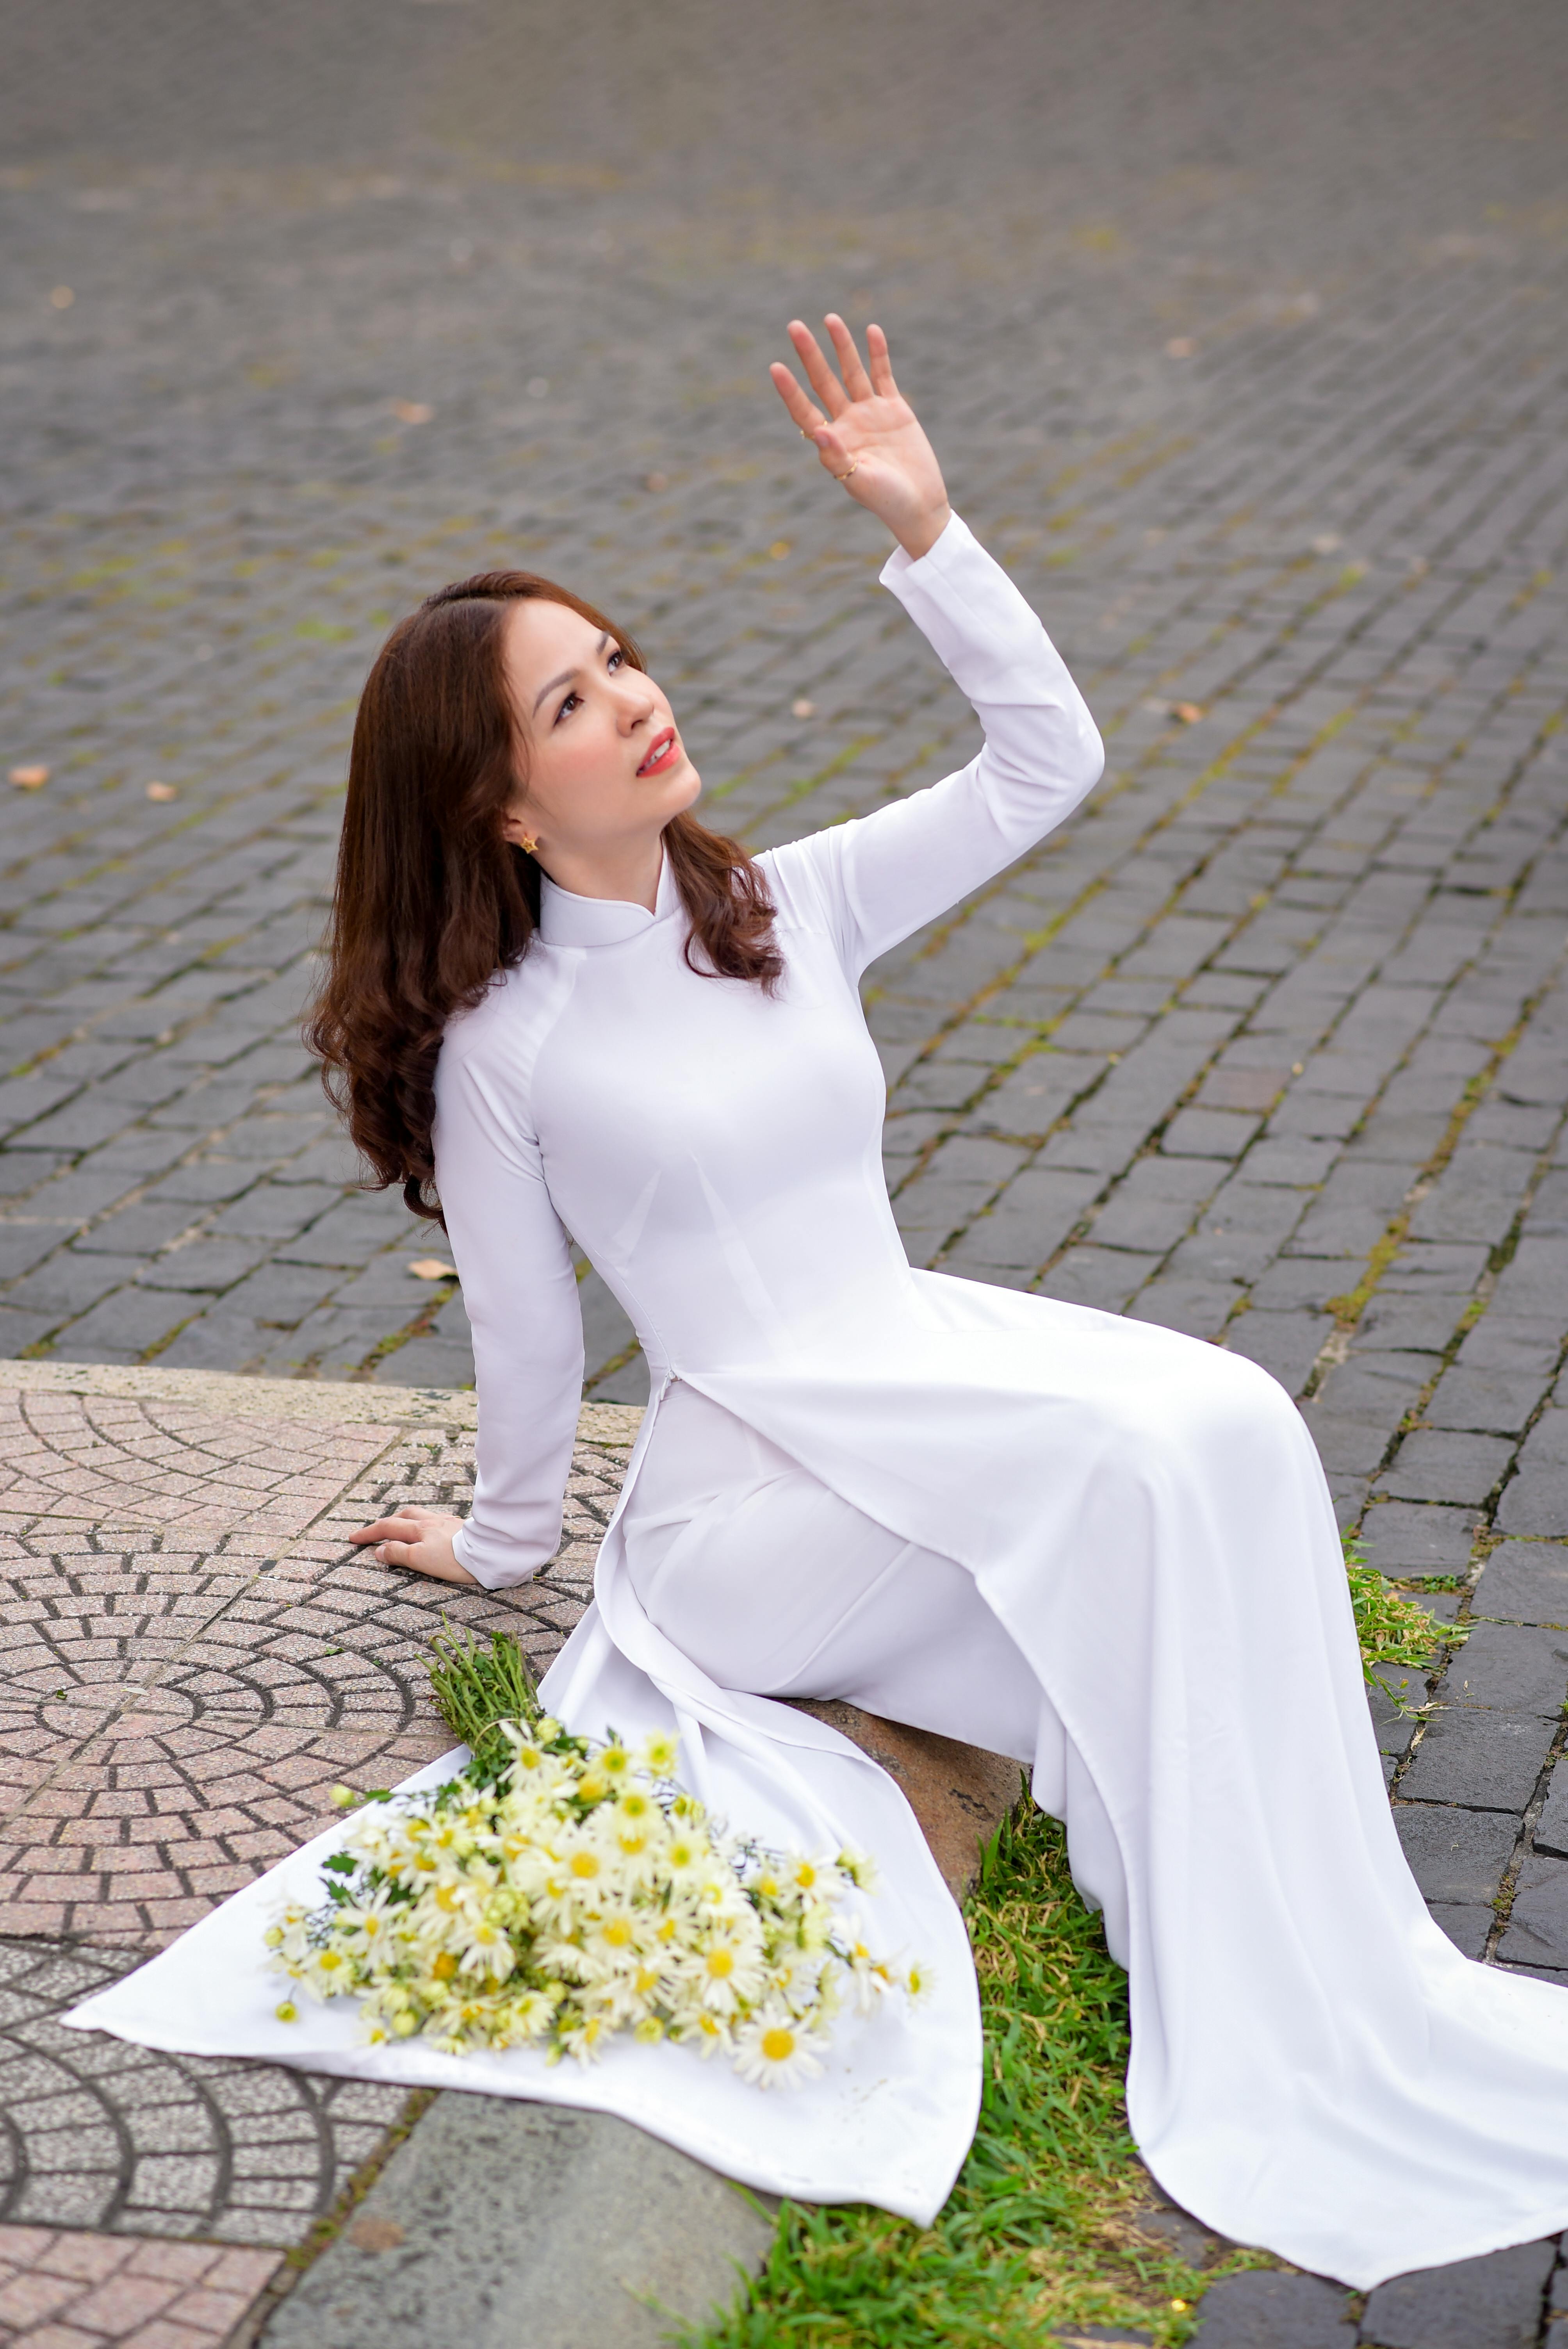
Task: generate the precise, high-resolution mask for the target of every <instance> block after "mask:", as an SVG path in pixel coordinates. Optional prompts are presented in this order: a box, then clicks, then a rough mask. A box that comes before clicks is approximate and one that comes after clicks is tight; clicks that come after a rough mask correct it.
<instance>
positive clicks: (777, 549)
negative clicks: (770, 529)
mask: <svg viewBox="0 0 1568 2349" xmlns="http://www.w3.org/2000/svg"><path fill="white" fill-rule="evenodd" d="M768 552H769V555H770V556H771V557H772V559H773V561H774V562H775V563H782V562H783V560H784V557H785V556H786V555H787V554H789V540H788V539H787V538H776V539H775V540H774V542H773V543H772V545H771V546H770V547H769V550H768Z"/></svg>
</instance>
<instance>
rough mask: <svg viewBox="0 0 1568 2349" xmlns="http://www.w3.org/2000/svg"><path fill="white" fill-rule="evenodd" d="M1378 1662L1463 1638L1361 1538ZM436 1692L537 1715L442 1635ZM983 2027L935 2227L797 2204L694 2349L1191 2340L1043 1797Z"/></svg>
mask: <svg viewBox="0 0 1568 2349" xmlns="http://www.w3.org/2000/svg"><path fill="white" fill-rule="evenodd" d="M1346 1573H1347V1574H1348V1576H1349V1578H1350V1589H1351V1597H1352V1600H1353V1602H1354V1605H1355V1609H1356V1624H1357V1635H1358V1637H1359V1640H1360V1643H1361V1655H1362V1664H1363V1669H1364V1671H1366V1674H1367V1679H1368V1680H1369V1681H1372V1680H1375V1679H1376V1678H1377V1670H1378V1667H1379V1666H1385V1667H1386V1666H1388V1665H1399V1666H1402V1667H1407V1668H1408V1666H1410V1665H1411V1664H1413V1663H1416V1662H1418V1661H1420V1660H1421V1659H1422V1658H1424V1657H1426V1656H1428V1655H1429V1654H1432V1653H1433V1652H1440V1651H1442V1650H1443V1649H1444V1648H1446V1647H1448V1646H1450V1645H1452V1644H1453V1642H1454V1641H1455V1640H1457V1639H1460V1638H1462V1637H1463V1636H1464V1634H1463V1632H1462V1630H1458V1631H1456V1630H1453V1629H1452V1628H1451V1627H1449V1626H1447V1625H1443V1624H1439V1623H1435V1622H1434V1620H1433V1619H1432V1617H1431V1616H1430V1615H1429V1613H1428V1612H1427V1610H1426V1609H1424V1608H1422V1607H1421V1606H1420V1605H1419V1604H1418V1602H1417V1601H1415V1600H1413V1599H1408V1598H1407V1597H1405V1596H1403V1595H1402V1594H1401V1593H1399V1592H1398V1591H1397V1590H1395V1589H1393V1588H1391V1587H1390V1586H1389V1585H1388V1584H1387V1583H1386V1582H1385V1581H1384V1579H1383V1577H1382V1576H1381V1575H1380V1574H1378V1573H1377V1570H1376V1569H1375V1568H1372V1567H1369V1566H1367V1564H1366V1562H1365V1560H1364V1558H1363V1557H1362V1554H1361V1551H1360V1549H1359V1547H1358V1546H1357V1544H1356V1543H1355V1542H1353V1541H1349V1542H1347V1543H1346ZM438 1649H439V1655H438V1661H436V1662H435V1663H433V1664H432V1666H431V1682H432V1685H433V1688H434V1692H435V1695H436V1702H437V1703H438V1706H439V1707H440V1710H441V1712H442V1714H443V1716H444V1717H445V1719H446V1720H447V1721H448V1722H449V1723H450V1724H451V1726H452V1728H453V1729H454V1730H455V1731H456V1732H457V1733H458V1734H459V1736H461V1737H462V1738H464V1739H465V1740H466V1742H467V1743H469V1744H471V1745H475V1746H476V1750H477V1748H478V1746H479V1745H480V1744H481V1743H483V1742H484V1741H485V1739H486V1734H487V1730H488V1728H489V1725H490V1723H493V1722H495V1721H496V1720H498V1719H501V1718H504V1717H507V1716H509V1715H510V1716H511V1717H519V1716H522V1717H527V1716H528V1715H529V1714H530V1713H531V1711H533V1710H537V1701H536V1700H535V1699H534V1698H533V1694H532V1682H531V1679H530V1678H529V1676H528V1672H527V1667H526V1665H525V1664H524V1663H523V1661H522V1658H521V1651H519V1650H518V1649H517V1647H516V1645H515V1642H513V1641H511V1640H506V1639H505V1638H504V1637H502V1636H501V1635H500V1634H497V1635H496V1636H495V1637H494V1638H493V1639H492V1640H491V1641H490V1644H489V1646H488V1647H486V1646H484V1645H481V1644H480V1643H477V1642H472V1641H469V1642H459V1640H455V1639H453V1638H451V1637H450V1636H449V1635H445V1636H443V1638H442V1639H441V1640H439V1641H438ZM965 1922H966V1924H967V1926H968V1929H969V1939H970V1942H971V1945H972V1947H973V1949H974V1952H975V1973H976V1975H977V1977H978V1980H979V1984H980V2000H981V2012H982V2020H983V2025H984V2032H985V2080H984V2089H983V2098H982V2105H981V2112H980V2122H979V2127H978V2128H977V2129H976V2131H975V2143H974V2145H973V2147H971V2149H970V2153H969V2156H968V2158H967V2160H966V2161H965V2165H964V2168H963V2170H962V2172H961V2174H960V2176H959V2179H958V2182H957V2185H956V2186H955V2187H954V2190H953V2193H952V2195H951V2196H950V2197H949V2199H948V2201H947V2203H946V2205H945V2207H944V2209H943V2210H942V2212H941V2214H940V2216H939V2217H938V2218H937V2220H936V2221H935V2223H934V2225H933V2226H931V2227H928V2228H923V2229H922V2228H919V2227H916V2226H913V2225H912V2224H911V2223H910V2222H909V2221H908V2220H902V2219H895V2218H892V2216H890V2215H889V2213H887V2212H886V2211H883V2210H877V2209H871V2208H870V2207H869V2206H866V2205H861V2204H854V2205H841V2206H833V2207H826V2208H820V2209H819V2208H812V2207H810V2206H803V2205H800V2204H798V2203H789V2202H786V2203H785V2205H784V2207H783V2209H782V2210H781V2212H780V2214H779V2221H778V2225H777V2228H776V2230H775V2234H774V2240H773V2243H772V2247H771V2250H770V2251H769V2259H768V2261H767V2264H766V2266H765V2268H764V2269H763V2271H762V2273H761V2274H760V2275H759V2276H758V2277H757V2278H756V2279H755V2280H754V2281H753V2282H752V2283H751V2284H750V2285H749V2286H748V2289H747V2290H746V2292H744V2294H743V2295H742V2296H741V2298H740V2299H739V2301H738V2303H737V2305H736V2307H735V2308H734V2309H733V2311H732V2312H731V2313H729V2314H728V2315H727V2316H726V2317H724V2318H722V2319H720V2320H718V2321H717V2322H716V2323H713V2324H711V2325H710V2326H709V2327H708V2328H707V2330H706V2331H703V2330H700V2329H698V2330H695V2331H694V2330H690V2329H686V2330H684V2331H679V2332H677V2333H673V2334H672V2335H671V2336H670V2337H671V2338H672V2339H679V2340H681V2341H683V2342H685V2343H686V2344H687V2349H948V2344H952V2349H970V2344H981V2343H984V2344H988V2349H1026V2344H1027V2349H1038V2344H1043V2343H1044V2342H1045V2341H1046V2340H1047V2338H1048V2337H1049V2335H1050V2334H1051V2333H1053V2332H1055V2331H1057V2329H1058V2328H1066V2330H1067V2331H1068V2334H1069V2336H1070V2333H1071V2331H1072V2328H1073V2326H1074V2325H1075V2324H1099V2325H1104V2326H1118V2325H1122V2324H1126V2325H1129V2326H1133V2327H1137V2328H1138V2329H1140V2330H1141V2331H1143V2332H1145V2333H1149V2334H1150V2336H1151V2337H1152V2338H1153V2340H1154V2341H1155V2342H1157V2343H1159V2344H1161V2349H1176V2345H1177V2344H1181V2342H1184V2341H1185V2340H1186V2339H1187V2338H1188V2337H1189V2335H1190V2334H1191V2332H1192V2330H1193V2328H1194V2325H1195V2323H1196V2321H1197V2318H1196V2308H1197V2303H1198V2302H1199V2301H1200V2299H1201V2298H1202V2293H1203V2292H1204V2291H1205V2289H1206V2288H1207V2286H1208V2285H1209V2284H1211V2283H1212V2282H1213V2281H1214V2278H1215V2276H1216V2274H1220V2273H1224V2272H1228V2271H1230V2270H1232V2269H1234V2268H1236V2267H1246V2266H1256V2265H1272V2264H1274V2262H1273V2261H1268V2260H1267V2259H1266V2257H1265V2256H1264V2254H1261V2253H1254V2252H1247V2251H1242V2252H1237V2253H1234V2254H1233V2255H1232V2256H1231V2258H1230V2259H1229V2260H1227V2261H1225V2262H1223V2263H1222V2266H1220V2267H1218V2268H1212V2269H1209V2270H1206V2271H1202V2273H1200V2272H1199V2271H1196V2270H1194V2269H1192V2268H1191V2267H1189V2266H1187V2265H1186V2264H1185V2263H1184V2262H1183V2261H1181V2260H1179V2259H1177V2258H1174V2257H1171V2255H1169V2254H1167V2253H1166V2252H1164V2251H1161V2249H1160V2248H1159V2247H1158V2246H1156V2245H1153V2244H1151V2243H1150V2241H1149V2240H1148V2239H1147V2238H1145V2237H1142V2236H1140V2234H1139V2233H1138V2232H1137V2231H1136V2229H1135V2225H1134V2219H1135V2215H1136V2211H1137V2208H1138V2206H1139V2204H1140V2202H1141V2203H1144V2204H1147V2202H1148V2201H1149V2199H1150V2188H1149V2183H1148V2180H1147V2178H1146V2176H1145V2173H1144V2171H1143V2170H1142V2168H1141V2167H1140V2163H1139V2160H1138V2157H1137V2153H1136V2150H1135V2148H1134V2146H1133V2143H1132V2139H1131V2137H1130V2135H1129V2133H1128V2127H1127V2115H1126V2108H1125V2106H1124V2103H1123V2098H1122V2089H1123V2082H1124V2080H1125V2077H1126V2073H1127V2059H1128V2054H1129V2051H1130V2030H1129V2023H1128V2012H1127V1977H1126V1975H1125V1974H1124V1973H1123V1972H1122V1970H1121V1968H1120V1967H1119V1965H1118V1964H1117V1963H1116V1962H1115V1961H1114V1960H1113V1959H1112V1958H1111V1956H1110V1955H1109V1951H1107V1949H1106V1946H1105V1941H1104V1937H1103V1936H1102V1934H1101V1932H1100V1930H1099V1919H1098V1918H1097V1917H1095V1916H1093V1915H1091V1914H1090V1913H1089V1911H1088V1909H1085V1907H1084V1905H1083V1903H1082V1901H1081V1900H1080V1899H1078V1894H1077V1892H1076V1891H1075V1890H1074V1889H1073V1884H1072V1878H1071V1876H1070V1874H1069V1872H1068V1862H1067V1850H1066V1840H1065V1837H1064V1835H1063V1832H1062V1829H1061V1827H1060V1826H1058V1824H1057V1822H1056V1821H1055V1820H1054V1819H1051V1818H1048V1817H1047V1816H1046V1815H1045V1813H1044V1812H1042V1811H1037V1810H1036V1809H1035V1807H1034V1806H1033V1804H1032V1803H1030V1802H1029V1800H1028V1799H1027V1797H1025V1798H1024V1799H1023V1800H1022V1801H1020V1803H1019V1805H1018V1806H1017V1808H1016V1810H1015V1811H1014V1812H1013V1813H1012V1815H1011V1816H1010V1817H1008V1818H1006V1819H1005V1820H1004V1821H1003V1822H1002V1825H1001V1826H1000V1827H999V1828H998V1829H997V1831H996V1834H995V1837H993V1839H992V1842H991V1844H990V1846H989V1847H988V1848H987V1850H986V1852H985V1857H984V1861H983V1865H982V1870H981V1878H980V1882H979V1885H978V1887H977V1889H976V1890H975V1892H974V1894H973V1895H972V1896H971V1898H970V1899H968V1900H967V1901H966V1902H965Z"/></svg>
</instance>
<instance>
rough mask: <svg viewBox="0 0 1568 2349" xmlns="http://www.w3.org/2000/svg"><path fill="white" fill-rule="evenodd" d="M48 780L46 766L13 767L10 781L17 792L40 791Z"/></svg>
mask: <svg viewBox="0 0 1568 2349" xmlns="http://www.w3.org/2000/svg"><path fill="white" fill-rule="evenodd" d="M48 780H49V771H48V769H47V767H13V768H12V770H11V781H13V782H14V783H15V786H16V789H17V790H18V791H19V792H38V791H42V790H43V788H44V785H45V784H46V782H47V781H48Z"/></svg>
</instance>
